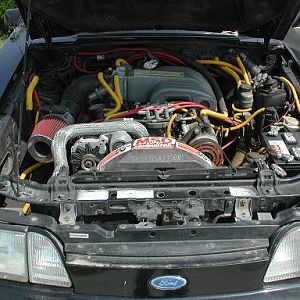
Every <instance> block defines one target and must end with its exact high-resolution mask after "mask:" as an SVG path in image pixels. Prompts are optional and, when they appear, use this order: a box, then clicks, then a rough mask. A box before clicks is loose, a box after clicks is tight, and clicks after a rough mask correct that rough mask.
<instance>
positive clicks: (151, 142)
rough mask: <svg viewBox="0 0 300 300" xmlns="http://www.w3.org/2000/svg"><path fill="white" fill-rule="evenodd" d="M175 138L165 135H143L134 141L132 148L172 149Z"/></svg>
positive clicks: (174, 145)
mask: <svg viewBox="0 0 300 300" xmlns="http://www.w3.org/2000/svg"><path fill="white" fill-rule="evenodd" d="M175 147H176V140H174V139H172V138H167V137H145V138H140V139H137V140H135V141H134V143H133V149H154V148H155V149H172V148H175Z"/></svg>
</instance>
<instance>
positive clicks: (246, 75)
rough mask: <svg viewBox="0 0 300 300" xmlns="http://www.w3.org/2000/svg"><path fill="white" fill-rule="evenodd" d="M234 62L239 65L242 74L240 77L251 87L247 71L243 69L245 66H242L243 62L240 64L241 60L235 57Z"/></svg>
mask: <svg viewBox="0 0 300 300" xmlns="http://www.w3.org/2000/svg"><path fill="white" fill-rule="evenodd" d="M236 61H237V63H238V65H239V67H240V69H241V70H242V73H243V74H242V75H243V77H244V79H245V82H246V83H247V84H249V85H251V82H250V79H249V76H248V73H247V70H246V68H245V66H244V64H243V62H242V60H241V59H240V58H239V57H237V58H236Z"/></svg>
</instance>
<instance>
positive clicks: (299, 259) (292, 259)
mask: <svg viewBox="0 0 300 300" xmlns="http://www.w3.org/2000/svg"><path fill="white" fill-rule="evenodd" d="M299 249H300V227H299V226H298V227H294V228H291V229H289V230H288V231H286V232H283V234H282V237H281V238H280V239H279V241H278V244H277V245H276V246H275V248H274V252H273V255H272V258H271V262H270V264H269V267H268V270H267V272H266V274H265V277H264V282H273V281H279V280H284V279H291V278H295V277H300V251H299Z"/></svg>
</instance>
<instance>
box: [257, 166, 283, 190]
mask: <svg viewBox="0 0 300 300" xmlns="http://www.w3.org/2000/svg"><path fill="white" fill-rule="evenodd" d="M277 181H278V178H277V175H276V173H275V172H274V171H273V170H270V169H263V170H260V171H259V173H258V178H257V184H256V185H257V189H258V190H259V191H260V192H261V193H262V194H263V195H271V194H276V191H275V186H276V184H277Z"/></svg>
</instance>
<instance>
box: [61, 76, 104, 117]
mask: <svg viewBox="0 0 300 300" xmlns="http://www.w3.org/2000/svg"><path fill="white" fill-rule="evenodd" d="M98 87H99V80H98V79H97V76H96V75H85V76H82V77H79V78H77V79H75V80H74V81H73V82H72V83H71V84H70V85H69V86H68V87H67V88H66V89H65V92H64V93H63V95H62V98H61V103H60V106H62V107H65V108H68V110H69V113H70V114H71V115H72V117H73V118H74V120H76V119H77V117H78V115H79V113H80V112H81V110H82V109H83V108H84V107H85V106H86V102H87V97H88V95H89V94H91V93H92V92H93V91H95V89H96V88H98Z"/></svg>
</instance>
